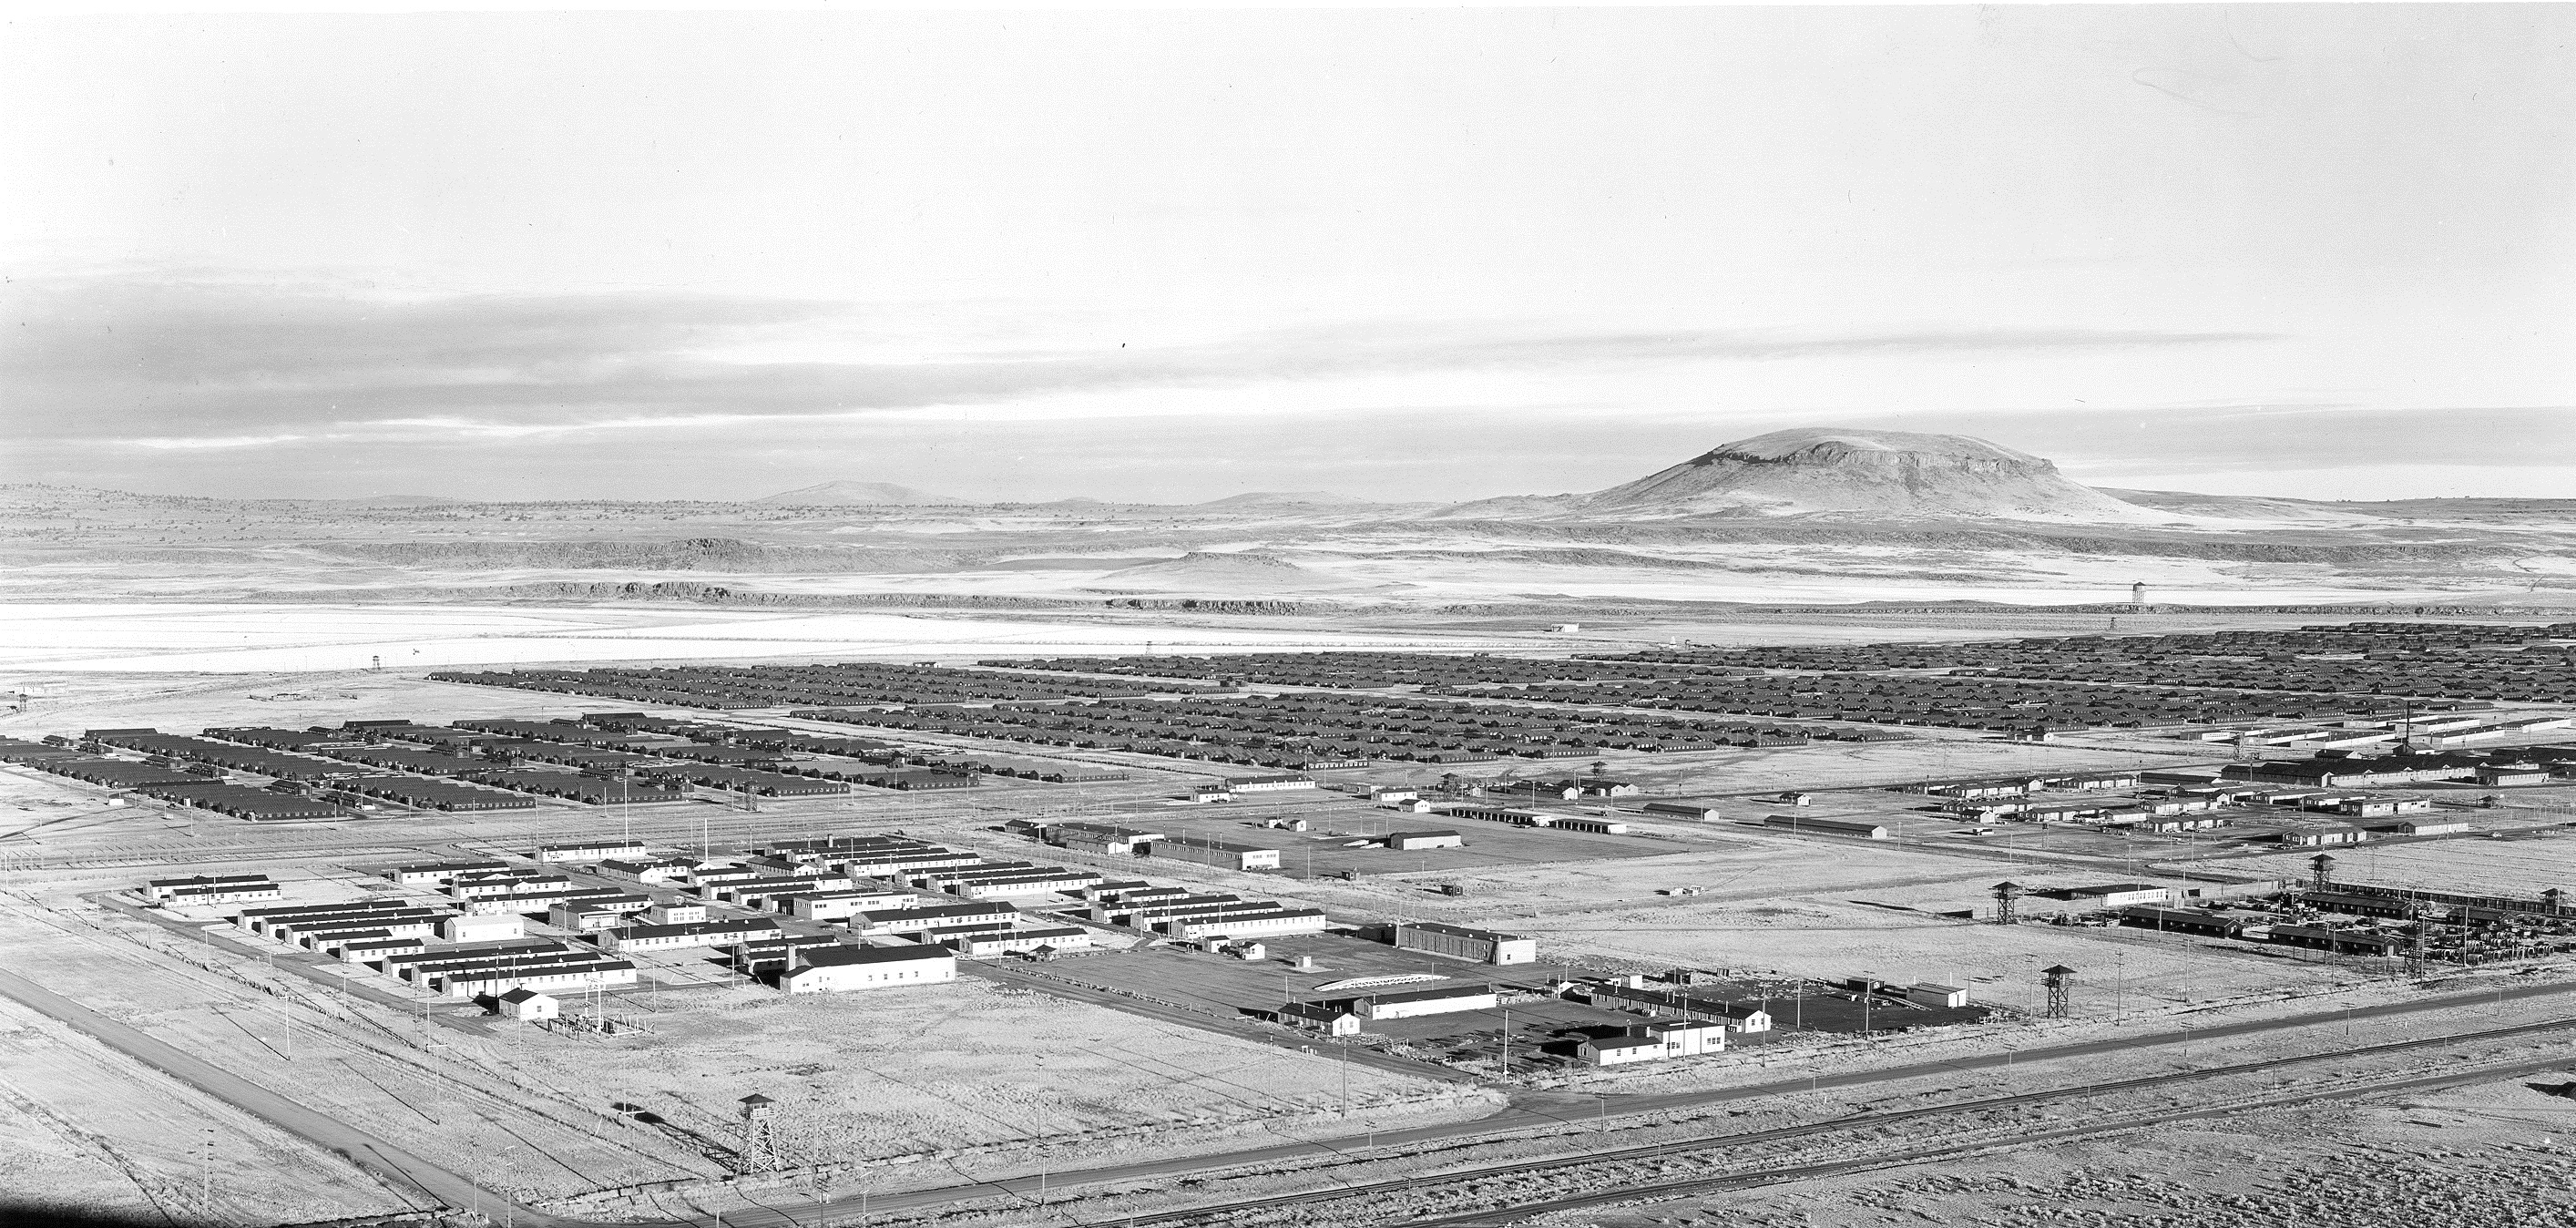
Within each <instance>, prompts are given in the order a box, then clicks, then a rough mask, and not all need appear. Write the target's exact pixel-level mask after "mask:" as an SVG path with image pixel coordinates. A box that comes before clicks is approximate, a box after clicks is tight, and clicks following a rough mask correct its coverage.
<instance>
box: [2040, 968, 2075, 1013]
mask: <svg viewBox="0 0 2576 1228" xmlns="http://www.w3.org/2000/svg"><path fill="white" fill-rule="evenodd" d="M2040 976H2041V977H2042V978H2043V979H2042V980H2041V982H2040V983H2041V984H2043V985H2046V986H2047V987H2048V1009H2047V1010H2046V1011H2045V1012H2043V1015H2044V1017H2046V1018H2049V1019H2065V1018H2069V1017H2071V1016H2072V1015H2074V1013H2075V970H2074V969H2073V968H2069V967H2067V966H2066V965H2064V964H2059V965H2057V966H2056V967H2053V968H2049V969H2046V970H2044V971H2042V972H2041V973H2040Z"/></svg>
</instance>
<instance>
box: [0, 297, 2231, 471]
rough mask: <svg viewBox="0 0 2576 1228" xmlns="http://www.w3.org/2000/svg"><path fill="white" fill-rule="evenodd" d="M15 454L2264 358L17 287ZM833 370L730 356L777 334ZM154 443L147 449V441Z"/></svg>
mask: <svg viewBox="0 0 2576 1228" xmlns="http://www.w3.org/2000/svg"><path fill="white" fill-rule="evenodd" d="M10 289H11V293H10V296H9V297H10V301H9V303H8V304H7V306H8V309H9V314H10V317H11V318H10V320H9V323H12V324H14V325H16V327H15V328H11V329H9V330H8V331H7V337H8V340H7V341H6V342H0V374H5V376H6V377H7V378H8V380H9V383H10V385H11V386H12V387H13V388H15V389H16V391H15V392H14V393H12V394H11V398H10V405H11V409H12V412H13V416H15V417H16V418H17V419H18V420H19V421H18V424H17V429H18V430H20V431H21V432H23V433H25V434H28V435H35V436H44V437H51V438H58V439H59V438H97V439H103V440H116V441H123V442H129V443H134V444H137V445H140V446H147V447H162V448H169V447H181V446H191V445H190V444H188V443H187V442H185V441H191V440H202V441H205V442H203V443H201V444H197V445H194V446H209V447H214V446H249V444H250V443H254V442H256V441H259V440H263V439H277V440H309V439H329V440H344V441H347V440H369V439H373V440H382V441H394V440H402V439H415V438H422V437H435V436H454V435H459V434H463V435H478V434H479V435H484V436H487V437H530V436H546V435H561V434H572V433H599V432H617V431H628V430H636V429H645V428H663V427H683V426H700V427H720V426H726V425H735V426H744V425H752V424H757V423H760V422H764V421H776V420H780V419H797V418H815V417H824V416H853V415H868V414H877V413H884V412H887V411H895V410H907V409H920V408H924V407H932V406H965V407H971V406H976V405H994V404H1001V403H1006V402H1013V401H1022V400H1026V399H1029V398H1037V397H1046V396H1054V395H1063V394H1083V393H1104V392H1107V393H1115V392H1120V391H1125V390H1134V389H1171V388H1210V387H1225V386H1237V385H1247V384H1262V383H1285V382H1295V381H1311V380H1329V379H1347V378H1369V377H1382V376H1402V375H1413V374H1438V373H1449V372H1466V371H1512V370H1532V369H1541V368H1554V367H1577V366H1585V365H1611V364H1628V365H1636V364H1670V363H1692V362H1711V361H1741V362H1768V361H1779V360H1786V359H1797V358H1834V357H1870V356H1906V355H1912V356H1924V357H1932V358H1939V357H1991V356H1997V355H2014V354H2037V353H2047V352H2066V351H2103V350H2136V349H2145V348H2158V347H2175V346H2200V345H2213V344H2226V343H2234V342H2247V341H2259V340H2264V339H2267V335H2266V334H2257V333H2237V332H2205V333H2204V332H2158V331H2117V330H2099V331H2097V330H2080V329H1988V330H1975V329H1969V330H1915V331H1908V330H1891V331H1881V332H1853V333H1844V334H1817V333H1793V332H1785V331H1766V330H1662V331H1624V332H1614V331H1602V332H1565V331H1559V332H1553V333H1550V332H1537V331H1519V332H1514V331H1508V330H1504V329H1499V328H1495V327H1493V326H1473V325H1464V324H1451V323H1438V324H1421V323H1412V324H1403V323H1363V324H1352V325H1346V326H1340V327H1333V328H1308V329H1298V330H1285V331H1277V332H1271V333H1266V334H1261V335H1255V336H1249V337H1242V338H1236V339H1229V340H1222V341H1199V342H1187V343H1171V344H1165V345H1161V346H1136V347H1132V348H1128V347H1122V348H1117V349H1105V350H1078V351H1077V350H1066V351H1056V352H1043V351H1042V352H1035V353H1031V352H1025V351H1022V352H1013V353H1008V354H992V353H965V354H937V353H931V354H922V353H919V352H918V350H919V346H918V343H917V342H907V340H906V339H905V338H903V337H901V336H897V335H894V334H893V333H891V332H890V331H889V330H888V328H887V327H885V326H883V325H882V324H881V319H882V317H881V316H878V315H869V314H863V313H860V312H858V311H856V310H854V309H851V308H848V307H845V306H842V305H838V304H829V303H817V302H813V301H808V300H792V299H772V298H756V297H728V296H719V295H704V294H684V293H639V294H619V295H546V296H502V295H470V296H451V297H441V298H425V297H417V296H412V297H399V296H390V295H384V294H376V293H361V292H344V293H331V292H326V291H321V290H316V289H311V288H303V287H293V288H289V287H277V286H258V285H241V284H228V283H222V282H215V281H205V280H196V281H175V282H166V283H153V282H145V281H139V280H135V279H130V278H87V279H60V280H54V281H43V282H29V283H22V284H17V285H13V286H12V287H11V288H10ZM790 333H793V334H798V335H802V336H804V337H805V338H806V339H807V340H808V341H809V342H811V341H814V340H817V339H819V340H821V341H822V342H823V343H825V344H827V345H829V346H830V347H831V348H833V349H835V350H837V351H838V352H841V353H847V354H856V355H863V356H861V357H852V358H848V359H844V360H839V361H821V360H812V359H808V360H803V361H751V360H745V359H742V358H740V357H738V356H737V357H728V354H729V352H730V353H733V354H737V355H738V354H739V353H740V352H741V351H742V350H743V348H744V347H746V346H748V345H754V344H758V343H760V342H762V341H763V340H764V339H771V338H775V337H778V336H780V335H784V334H790ZM147 440H148V441H150V442H148V443H147V442H145V441H147Z"/></svg>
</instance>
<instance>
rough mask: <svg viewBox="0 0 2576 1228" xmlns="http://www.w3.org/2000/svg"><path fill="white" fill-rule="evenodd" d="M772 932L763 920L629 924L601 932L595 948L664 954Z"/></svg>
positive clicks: (773, 926)
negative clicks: (625, 926) (691, 923)
mask: <svg viewBox="0 0 2576 1228" xmlns="http://www.w3.org/2000/svg"><path fill="white" fill-rule="evenodd" d="M776 932H778V923H777V922H775V921H772V920H770V919H769V918H767V917H748V918H745V919H743V920H739V921H700V922H698V923H696V924H694V925H633V926H628V927H627V928H625V929H623V930H606V931H602V932H601V933H600V935H599V945H600V949H602V950H607V951H668V950H675V949H678V948H682V947H720V946H725V945H727V944H730V943H735V942H741V941H743V940H745V939H749V938H758V937H763V936H766V935H769V934H774V933H776Z"/></svg>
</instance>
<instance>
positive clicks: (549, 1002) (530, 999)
mask: <svg viewBox="0 0 2576 1228" xmlns="http://www.w3.org/2000/svg"><path fill="white" fill-rule="evenodd" d="M500 1003H501V1013H502V1014H504V1015H508V1016H509V1017H511V1018H512V1019H519V1020H537V1021H540V1022H542V1021H544V1020H548V1019H553V1018H556V1017H557V1016H560V1015H562V1014H563V1003H561V1002H558V1001H556V1000H555V998H554V996H553V995H552V994H542V993H538V992H537V991H536V990H533V989H529V988H526V987H525V986H522V987H520V988H518V989H513V990H510V991H508V992H506V993H504V994H502V995H501V997H500Z"/></svg>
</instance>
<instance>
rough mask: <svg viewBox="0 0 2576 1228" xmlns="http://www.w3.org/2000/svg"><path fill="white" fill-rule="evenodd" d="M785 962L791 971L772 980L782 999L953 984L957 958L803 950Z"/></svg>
mask: <svg viewBox="0 0 2576 1228" xmlns="http://www.w3.org/2000/svg"><path fill="white" fill-rule="evenodd" d="M789 958H790V959H791V960H792V961H793V963H794V966H793V967H790V968H789V969H788V970H787V971H785V972H782V973H779V974H778V988H779V989H781V990H783V991H785V992H787V993H837V992H840V991H842V990H847V989H881V988H886V987H889V986H895V985H934V984H937V983H939V982H941V981H953V980H956V979H957V953H956V952H954V951H950V950H948V949H947V948H945V947H927V946H915V947H852V946H830V947H809V948H805V949H803V950H799V951H797V952H795V953H794V954H793V955H792V956H790V957H789Z"/></svg>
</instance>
